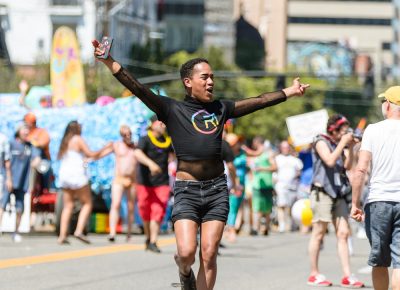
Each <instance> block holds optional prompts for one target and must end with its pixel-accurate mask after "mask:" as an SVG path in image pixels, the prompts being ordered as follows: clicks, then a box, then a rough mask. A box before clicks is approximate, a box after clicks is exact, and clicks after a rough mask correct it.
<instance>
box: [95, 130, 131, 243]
mask: <svg viewBox="0 0 400 290" xmlns="http://www.w3.org/2000/svg"><path fill="white" fill-rule="evenodd" d="M119 132H120V134H121V137H122V140H121V141H117V142H114V143H113V145H112V146H111V147H109V149H108V150H106V151H104V154H102V156H101V157H103V156H105V155H108V154H110V153H112V152H114V154H115V174H114V180H113V183H112V189H111V209H110V221H109V223H110V235H109V236H108V240H109V241H110V242H114V241H115V235H116V229H117V223H118V219H119V208H120V206H121V200H122V195H123V194H124V192H125V193H126V197H127V201H128V230H127V237H126V239H127V241H129V239H130V236H131V232H132V224H133V215H134V202H135V184H136V166H137V160H136V157H135V145H134V144H133V142H132V131H131V129H130V128H129V127H128V126H126V125H122V126H121V127H120V130H119Z"/></svg>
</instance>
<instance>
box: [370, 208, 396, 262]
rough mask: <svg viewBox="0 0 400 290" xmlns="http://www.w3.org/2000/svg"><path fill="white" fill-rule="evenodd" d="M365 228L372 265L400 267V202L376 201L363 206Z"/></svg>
mask: <svg viewBox="0 0 400 290" xmlns="http://www.w3.org/2000/svg"><path fill="white" fill-rule="evenodd" d="M365 230H366V233H367V237H368V240H369V243H370V245H371V253H370V255H369V259H368V264H369V265H370V266H372V267H390V264H391V263H392V265H393V268H395V269H398V268H400V202H389V201H376V202H372V203H368V204H367V205H366V206H365Z"/></svg>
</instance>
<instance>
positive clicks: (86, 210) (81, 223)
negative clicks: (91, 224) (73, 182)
mask: <svg viewBox="0 0 400 290" xmlns="http://www.w3.org/2000/svg"><path fill="white" fill-rule="evenodd" d="M75 194H76V195H77V196H78V197H79V201H80V202H81V203H82V207H81V211H80V213H79V217H78V223H77V225H76V229H75V233H74V235H75V236H81V235H82V234H83V231H84V230H85V227H86V224H87V221H88V219H89V216H90V213H91V211H92V194H91V192H90V188H89V185H86V186H84V187H82V188H80V189H77V190H76V192H75Z"/></svg>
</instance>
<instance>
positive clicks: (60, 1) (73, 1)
mask: <svg viewBox="0 0 400 290" xmlns="http://www.w3.org/2000/svg"><path fill="white" fill-rule="evenodd" d="M50 3H51V5H52V6H78V5H81V4H82V0H51V1H50Z"/></svg>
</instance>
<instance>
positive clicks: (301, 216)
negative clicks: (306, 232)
mask: <svg viewBox="0 0 400 290" xmlns="http://www.w3.org/2000/svg"><path fill="white" fill-rule="evenodd" d="M312 217H313V213H312V210H311V202H310V200H309V199H308V198H303V199H299V200H298V201H296V202H295V203H294V205H293V207H292V218H293V220H294V222H295V223H296V224H298V225H303V226H310V225H311V223H312Z"/></svg>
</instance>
